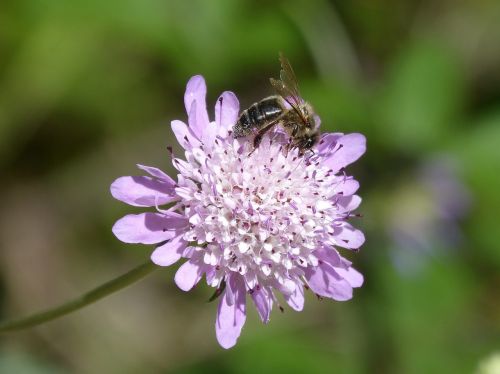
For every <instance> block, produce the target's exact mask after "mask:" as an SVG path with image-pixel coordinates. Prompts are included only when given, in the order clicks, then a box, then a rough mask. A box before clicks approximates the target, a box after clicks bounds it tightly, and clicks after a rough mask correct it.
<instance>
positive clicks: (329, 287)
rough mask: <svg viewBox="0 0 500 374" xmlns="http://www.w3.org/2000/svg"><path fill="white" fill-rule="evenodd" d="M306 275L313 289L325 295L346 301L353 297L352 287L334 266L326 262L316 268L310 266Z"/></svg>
mask: <svg viewBox="0 0 500 374" xmlns="http://www.w3.org/2000/svg"><path fill="white" fill-rule="evenodd" d="M305 277H306V279H307V283H308V285H309V287H310V288H311V290H312V291H313V292H314V293H316V294H318V295H320V296H324V297H329V298H332V299H334V300H337V301H345V300H349V299H351V298H352V287H351V285H350V284H349V282H347V281H346V280H345V279H343V278H342V277H341V276H340V275H339V274H338V273H337V272H336V271H335V270H334V269H333V267H332V266H330V265H328V264H327V263H325V262H322V263H320V264H319V265H318V266H316V267H315V268H312V269H310V268H308V269H306V271H305Z"/></svg>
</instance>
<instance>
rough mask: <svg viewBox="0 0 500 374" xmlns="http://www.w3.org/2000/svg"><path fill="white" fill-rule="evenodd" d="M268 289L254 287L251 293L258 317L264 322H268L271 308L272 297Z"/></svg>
mask: <svg viewBox="0 0 500 374" xmlns="http://www.w3.org/2000/svg"><path fill="white" fill-rule="evenodd" d="M270 292H272V291H270V290H268V289H266V288H265V287H259V288H255V289H254V290H253V292H252V293H251V296H252V299H253V302H254V303H255V307H256V308H257V312H258V313H259V316H260V319H261V320H262V322H264V323H268V322H269V317H270V316H271V309H272V308H273V298H272V296H271V294H270Z"/></svg>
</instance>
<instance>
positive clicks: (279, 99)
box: [233, 54, 319, 155]
mask: <svg viewBox="0 0 500 374" xmlns="http://www.w3.org/2000/svg"><path fill="white" fill-rule="evenodd" d="M280 61H281V72H280V79H279V80H277V79H273V78H271V85H272V86H273V87H274V89H275V90H276V92H277V93H278V95H275V96H269V97H266V98H264V99H262V100H261V101H259V102H258V103H254V104H252V105H251V106H250V107H249V108H248V109H245V110H244V111H242V112H241V114H240V116H239V118H238V121H237V122H236V124H235V125H234V127H233V137H235V138H241V137H244V136H248V135H251V134H255V136H254V139H253V145H254V150H255V149H256V148H257V147H258V146H259V144H260V142H261V140H262V137H263V136H264V134H265V133H266V132H267V131H269V130H271V129H272V128H273V127H274V126H277V125H279V126H280V127H281V128H283V130H285V132H287V133H288V135H289V136H290V142H289V144H288V146H287V147H286V148H287V149H292V148H297V149H298V150H299V154H300V155H303V154H304V153H305V151H307V150H310V149H311V148H312V147H313V146H314V145H316V143H317V142H318V140H319V129H318V127H319V119H318V117H317V116H316V114H315V113H314V110H313V108H312V107H311V105H310V104H309V103H307V102H306V101H304V100H303V99H302V98H301V97H300V94H299V89H298V84H297V81H296V78H295V74H294V72H293V69H292V67H291V65H290V63H289V62H288V60H287V59H286V58H285V57H284V56H283V55H281V54H280Z"/></svg>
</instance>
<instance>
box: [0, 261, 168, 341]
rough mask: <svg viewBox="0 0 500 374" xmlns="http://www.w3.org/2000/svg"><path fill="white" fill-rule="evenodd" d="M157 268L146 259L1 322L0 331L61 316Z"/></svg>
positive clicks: (123, 286)
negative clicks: (28, 313)
mask: <svg viewBox="0 0 500 374" xmlns="http://www.w3.org/2000/svg"><path fill="white" fill-rule="evenodd" d="M157 268H158V266H156V265H155V264H153V263H152V262H149V261H148V262H146V263H144V264H142V265H139V266H137V267H136V268H134V269H132V270H130V271H129V272H127V273H125V274H123V275H120V276H119V277H118V278H115V279H113V280H111V281H109V282H106V283H104V284H103V285H101V286H99V287H97V288H94V289H93V290H91V291H89V292H87V293H85V294H83V295H82V296H80V297H78V298H76V299H73V300H71V301H69V302H67V303H65V304H62V305H59V306H57V307H55V308H52V309H48V310H46V311H43V312H40V313H35V314H32V315H31V316H28V317H25V318H20V319H15V320H11V321H5V322H1V323H0V333H1V332H7V331H14V330H21V329H26V328H29V327H33V326H36V325H40V324H42V323H44V322H47V321H51V320H53V319H55V318H58V317H62V316H64V315H66V314H69V313H71V312H74V311H75V310H78V309H81V308H83V307H85V306H87V305H89V304H92V303H94V302H96V301H98V300H100V299H102V298H103V297H105V296H108V295H110V294H112V293H114V292H117V291H119V290H121V289H122V288H125V287H127V286H129V285H131V284H132V283H135V282H137V281H138V280H140V279H142V278H144V277H145V276H146V275H148V274H149V273H151V272H152V271H153V270H155V269H157Z"/></svg>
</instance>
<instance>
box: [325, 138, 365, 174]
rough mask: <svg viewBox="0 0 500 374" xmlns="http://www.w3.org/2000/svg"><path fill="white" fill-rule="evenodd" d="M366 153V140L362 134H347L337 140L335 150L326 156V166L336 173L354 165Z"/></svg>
mask: <svg viewBox="0 0 500 374" xmlns="http://www.w3.org/2000/svg"><path fill="white" fill-rule="evenodd" d="M365 151H366V138H365V137H364V136H363V135H361V134H357V133H354V134H347V135H344V136H342V137H340V138H339V139H338V140H337V145H336V146H335V149H334V150H333V151H332V152H331V153H330V154H329V155H325V156H324V157H325V160H324V164H325V165H326V166H328V167H329V168H331V169H332V170H333V172H334V173H336V172H338V171H339V170H340V169H342V168H344V167H346V166H347V165H349V164H352V163H353V162H354V161H356V160H357V159H358V158H360V157H361V155H362V154H363V153H365Z"/></svg>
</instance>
